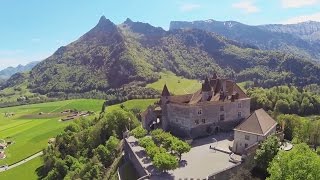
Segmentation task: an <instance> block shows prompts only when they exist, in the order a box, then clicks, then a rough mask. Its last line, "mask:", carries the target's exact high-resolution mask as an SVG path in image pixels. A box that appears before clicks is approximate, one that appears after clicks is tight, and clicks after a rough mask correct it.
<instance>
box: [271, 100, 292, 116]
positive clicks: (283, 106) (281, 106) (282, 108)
mask: <svg viewBox="0 0 320 180" xmlns="http://www.w3.org/2000/svg"><path fill="white" fill-rule="evenodd" d="M289 108H290V107H289V103H288V102H287V101H284V100H281V99H280V100H278V101H277V103H276V105H275V107H274V110H275V111H277V112H281V113H284V114H287V113H289Z"/></svg>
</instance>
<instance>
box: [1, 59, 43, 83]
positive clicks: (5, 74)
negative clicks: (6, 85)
mask: <svg viewBox="0 0 320 180" xmlns="http://www.w3.org/2000/svg"><path fill="white" fill-rule="evenodd" d="M38 63H39V61H33V62H31V63H28V64H26V65H21V64H20V65H18V66H17V67H8V68H5V69H3V70H1V71H0V79H9V78H10V77H11V76H12V75H14V74H15V73H19V72H26V71H30V70H31V69H32V68H33V67H34V66H36V65H37V64H38Z"/></svg>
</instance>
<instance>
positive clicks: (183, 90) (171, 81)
mask: <svg viewBox="0 0 320 180" xmlns="http://www.w3.org/2000/svg"><path fill="white" fill-rule="evenodd" d="M160 75H161V78H160V79H159V80H158V81H156V82H154V83H151V84H148V85H147V87H149V88H153V89H156V90H158V91H160V92H161V91H162V89H163V86H164V85H165V84H167V87H168V89H169V91H170V93H173V94H175V95H181V94H189V93H194V92H196V91H197V90H199V89H200V88H201V83H200V82H199V80H195V79H186V78H184V77H180V76H176V75H175V74H173V73H172V72H163V73H160Z"/></svg>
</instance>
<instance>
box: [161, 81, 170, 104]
mask: <svg viewBox="0 0 320 180" xmlns="http://www.w3.org/2000/svg"><path fill="white" fill-rule="evenodd" d="M169 96H170V92H169V90H168V87H167V85H166V84H165V85H164V86H163V89H162V93H161V104H162V105H163V104H166V103H167V102H168V101H169Z"/></svg>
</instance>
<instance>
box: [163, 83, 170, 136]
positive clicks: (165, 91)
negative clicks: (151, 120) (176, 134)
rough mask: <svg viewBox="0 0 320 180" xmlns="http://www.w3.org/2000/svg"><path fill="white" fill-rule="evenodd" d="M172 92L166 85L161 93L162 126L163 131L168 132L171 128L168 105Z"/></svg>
mask: <svg viewBox="0 0 320 180" xmlns="http://www.w3.org/2000/svg"><path fill="white" fill-rule="evenodd" d="M170 96H171V95H170V92H169V90H168V87H167V85H166V84H165V85H164V86H163V90H162V93H161V111H162V117H161V126H162V129H163V130H165V131H166V130H168V126H169V120H168V113H167V103H168V101H169V97H170Z"/></svg>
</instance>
